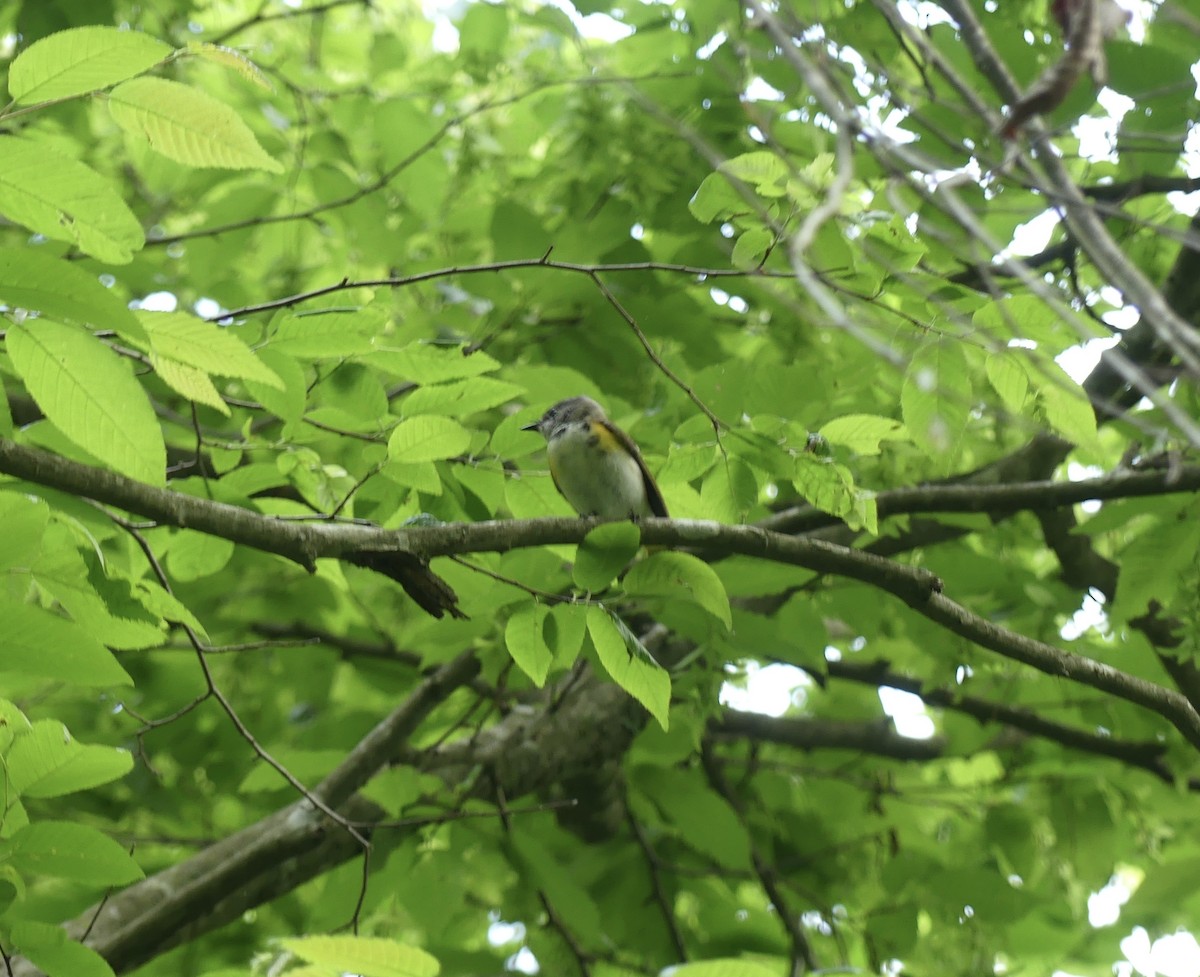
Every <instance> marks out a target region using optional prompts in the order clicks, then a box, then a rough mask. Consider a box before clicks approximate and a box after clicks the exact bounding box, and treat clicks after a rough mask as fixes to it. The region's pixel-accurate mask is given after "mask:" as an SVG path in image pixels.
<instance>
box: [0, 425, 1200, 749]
mask: <svg viewBox="0 0 1200 977" xmlns="http://www.w3.org/2000/svg"><path fill="white" fill-rule="evenodd" d="M0 471H4V472H8V473H9V474H13V475H18V476H19V477H22V478H26V479H28V480H30V481H35V482H38V483H40V484H44V485H49V486H52V487H54V488H60V489H65V490H66V491H69V492H73V493H75V494H78V495H81V496H83V497H85V498H92V499H96V500H98V501H101V502H107V503H109V504H111V505H116V506H119V507H121V508H123V509H127V510H129V511H132V512H136V513H138V514H140V515H143V516H148V517H150V518H153V519H158V520H159V521H162V522H166V523H167V524H169V525H176V526H188V527H190V528H193V529H198V530H200V531H202V532H207V533H210V534H212V535H215V536H223V537H225V538H226V539H230V540H232V541H234V542H238V543H245V544H248V545H251V546H257V547H259V548H261V549H264V550H267V551H268V552H272V553H281V554H283V555H287V556H291V557H292V558H293V559H295V558H297V556H298V555H302V556H303V557H304V559H305V560H306V563H305V565H311V562H312V561H313V560H314V559H316V558H317V557H321V556H325V557H332V558H341V559H351V560H353V559H354V558H355V557H356V556H358V555H360V554H363V553H366V554H369V555H372V556H376V555H382V554H389V553H391V554H400V555H404V556H407V557H415V558H417V559H418V560H427V559H429V558H431V557H435V556H452V555H461V554H464V553H474V552H479V551H492V552H507V551H508V550H512V549H520V548H525V547H530V546H545V545H549V544H553V543H580V542H582V541H583V538H584V536H586V535H587V533H588V532H589V531H590V530H591V529H592V528H593V527H594V526H595V525H596V522H595V520H589V519H575V518H562V519H529V520H505V521H494V520H493V521H486V522H477V523H448V524H445V525H441V526H414V527H410V528H406V529H401V530H395V531H389V530H383V529H379V528H376V527H371V526H360V525H325V524H322V525H314V524H311V523H303V524H298V523H295V522H290V521H285V520H279V519H274V518H270V517H267V516H262V515H259V514H257V513H253V512H249V511H248V510H245V509H239V508H238V507H236V506H231V505H226V504H224V503H219V502H210V501H207V500H205V499H196V498H192V497H191V496H185V495H180V494H178V493H175V492H168V491H166V490H164V489H157V488H153V487H152V486H148V485H143V484H142V483H139V482H135V481H133V480H132V479H128V478H125V477H124V476H121V475H115V474H113V473H111V472H106V471H103V470H102V469H98V468H92V467H90V466H88V465H81V464H79V463H78V462H73V461H68V460H67V459H65V458H59V457H58V456H56V455H52V454H49V453H47V452H43V451H39V450H37V449H34V448H27V447H24V446H22V445H18V444H15V443H14V442H12V441H9V440H7V439H3V438H0ZM225 520H229V523H230V525H226V524H225ZM641 534H642V542H643V543H644V544H646V545H647V546H675V547H690V548H692V549H696V550H699V551H701V552H703V553H705V554H708V555H728V554H734V553H736V554H739V555H742V556H753V557H757V558H759V559H764V560H771V561H774V562H776V563H783V564H787V565H790V566H798V567H803V568H804V569H807V570H811V571H813V572H815V573H819V574H832V575H834V576H840V577H846V578H848V579H851V580H857V581H859V582H861V583H865V584H869V585H870V586H873V587H877V588H878V589H880V590H883V591H886V592H887V593H890V594H892V595H893V596H895V597H898V598H899V599H900V600H902V601H904V603H906V604H908V605H909V607H911V608H912V609H913V610H915V611H916V612H917V613H919V614H921V615H923V616H925V617H927V618H929V619H930V620H932V621H935V622H937V623H938V624H941V625H942V626H943V627H946V628H948V629H949V630H951V631H953V632H954V633H955V634H959V635H962V636H963V637H966V638H969V639H970V640H972V641H974V642H976V643H977V644H979V645H981V646H982V647H984V648H987V649H989V650H991V651H995V652H997V653H998V654H1000V655H1002V656H1004V657H1006V658H1010V659H1012V660H1014V661H1019V662H1022V663H1024V664H1026V665H1030V666H1031V667H1033V668H1036V669H1038V670H1039V671H1042V672H1046V673H1047V674H1049V675H1061V676H1063V677H1065V678H1069V679H1071V680H1072V681H1075V682H1079V683H1081V684H1083V685H1088V686H1091V687H1092V688H1095V689H1100V690H1101V691H1104V692H1108V693H1110V694H1111V695H1114V696H1117V697H1118V698H1121V699H1125V700H1127V701H1129V702H1135V703H1137V704H1138V705H1142V706H1145V707H1146V708H1148V709H1151V710H1153V711H1155V712H1157V713H1159V714H1160V715H1162V716H1164V717H1165V718H1167V719H1168V720H1169V721H1170V722H1171V723H1172V724H1173V725H1174V726H1175V727H1176V728H1177V729H1179V731H1180V732H1181V733H1183V735H1184V736H1185V737H1187V739H1188V740H1189V742H1192V743H1193V744H1195V745H1197V746H1200V714H1197V712H1196V710H1195V709H1194V708H1193V707H1192V705H1191V704H1190V703H1189V702H1188V701H1187V700H1186V699H1185V698H1184V697H1183V696H1181V695H1179V694H1178V693H1176V692H1172V691H1170V690H1168V689H1164V688H1162V687H1160V686H1157V685H1155V684H1154V683H1153V682H1148V681H1146V680H1145V679H1141V678H1138V677H1136V676H1133V675H1128V674H1126V673H1124V672H1121V671H1119V670H1118V669H1115V668H1112V667H1111V666H1108V665H1105V664H1103V663H1101V662H1096V661H1093V660H1092V659H1090V658H1085V657H1083V656H1082V655H1076V654H1073V653H1071V652H1068V651H1063V650H1061V649H1059V648H1055V647H1053V646H1052V645H1047V644H1044V643H1042V642H1040V641H1035V640H1033V639H1032V638H1027V637H1025V636H1024V635H1020V634H1017V633H1016V632H1013V631H1009V630H1006V629H1005V628H1002V627H999V626H998V625H995V624H993V623H992V622H990V621H988V620H986V619H984V618H982V617H980V616H979V615H977V614H973V613H972V612H971V611H969V610H967V609H966V608H965V607H962V606H961V605H959V604H956V603H955V602H954V601H952V600H951V599H950V598H948V597H945V596H944V595H943V594H942V593H941V589H942V582H941V580H939V579H938V577H937V576H936V575H934V574H933V573H930V572H929V571H928V570H924V569H922V568H920V567H909V566H904V565H903V564H900V563H895V562H893V561H891V560H888V559H886V558H884V557H882V556H878V555H876V554H874V553H865V552H862V551H860V550H853V549H850V548H848V547H845V546H838V545H836V544H834V543H828V542H825V541H824V540H819V539H803V538H796V537H792V536H784V535H781V534H779V533H774V532H769V531H767V530H763V529H759V528H758V527H756V526H726V525H722V524H720V523H715V522H702V521H698V520H687V519H674V520H672V519H647V520H645V521H643V522H642V523H641Z"/></svg>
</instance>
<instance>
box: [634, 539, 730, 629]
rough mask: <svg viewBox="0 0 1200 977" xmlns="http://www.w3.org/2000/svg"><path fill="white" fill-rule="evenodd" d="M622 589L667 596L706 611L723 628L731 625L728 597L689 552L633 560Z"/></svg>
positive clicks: (712, 573) (711, 572)
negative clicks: (635, 561) (636, 561)
mask: <svg viewBox="0 0 1200 977" xmlns="http://www.w3.org/2000/svg"><path fill="white" fill-rule="evenodd" d="M625 591H626V593H628V594H629V595H630V596H634V597H671V598H675V599H677V600H686V601H689V602H690V603H693V604H695V605H697V606H698V607H701V608H703V609H704V610H706V611H708V613H709V614H711V615H712V616H713V617H715V618H716V619H717V620H718V621H720V622H721V623H723V624H724V625H725V627H726V628H731V627H733V617H732V615H731V613H730V610H729V596H728V595H727V594H726V593H725V585H724V584H723V583H721V578H720V577H718V576H717V571H716V570H714V569H713V568H712V567H710V566H709V565H708V564H707V563H705V562H704V561H703V560H700V559H698V558H696V557H694V556H692V555H691V554H690V553H676V552H666V553H654V554H652V555H651V556H648V557H647V558H646V559H644V560H642V561H641V562H640V563H635V564H634V565H633V568H632V569H631V570H630V571H629V573H628V574H626V576H625Z"/></svg>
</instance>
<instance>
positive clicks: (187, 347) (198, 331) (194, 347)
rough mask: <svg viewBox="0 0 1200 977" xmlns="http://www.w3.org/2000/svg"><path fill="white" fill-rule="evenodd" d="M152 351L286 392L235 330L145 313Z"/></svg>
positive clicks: (187, 317) (172, 314) (175, 315)
mask: <svg viewBox="0 0 1200 977" xmlns="http://www.w3.org/2000/svg"><path fill="white" fill-rule="evenodd" d="M138 318H139V319H140V321H141V324H142V326H143V327H144V328H145V330H146V333H147V335H148V336H149V337H150V348H151V349H152V350H153V351H154V352H155V353H157V354H158V355H159V356H165V357H168V358H169V359H172V360H175V361H177V362H179V363H186V364H187V365H188V366H194V367H196V369H198V370H202V371H204V372H205V373H211V374H214V375H216V376H219V377H237V378H238V379H241V380H253V381H255V382H256V383H265V384H267V385H268V386H271V387H275V388H276V389H277V390H282V389H283V388H284V385H283V381H282V380H281V379H280V378H279V376H278V375H277V374H276V373H275V371H274V370H272V369H271V368H270V367H268V366H267V365H266V364H265V363H263V362H262V360H260V359H259V358H258V357H257V356H255V355H254V352H253V350H251V349H250V347H249V346H247V345H246V344H245V343H244V342H242V340H241V339H240V338H239V337H238V336H237V335H235V334H234V332H233V331H232V328H231V327H226V326H218V325H217V324H216V323H212V322H205V321H204V320H203V319H197V318H196V317H195V316H191V315H188V314H187V313H186V312H141V313H139V314H138Z"/></svg>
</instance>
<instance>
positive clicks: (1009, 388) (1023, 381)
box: [986, 350, 1029, 414]
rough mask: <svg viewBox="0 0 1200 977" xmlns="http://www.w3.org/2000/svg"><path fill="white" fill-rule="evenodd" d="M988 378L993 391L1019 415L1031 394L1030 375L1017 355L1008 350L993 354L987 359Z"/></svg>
mask: <svg viewBox="0 0 1200 977" xmlns="http://www.w3.org/2000/svg"><path fill="white" fill-rule="evenodd" d="M986 369H987V378H988V382H989V383H990V384H991V385H992V389H993V390H995V391H996V393H998V394H999V395H1000V400H1001V402H1002V403H1003V404H1004V406H1005V407H1006V408H1008V410H1010V411H1012V413H1014V414H1016V413H1019V412H1020V410H1021V407H1022V406H1023V405H1024V403H1025V395H1026V394H1027V393H1028V392H1029V374H1028V373H1027V372H1026V371H1025V364H1024V363H1023V362H1022V361H1021V360H1020V358H1019V357H1018V356H1017V354H1015V353H1013V352H1010V351H1008V350H1001V351H999V352H996V353H992V354H991V356H989V357H988V358H987V364H986Z"/></svg>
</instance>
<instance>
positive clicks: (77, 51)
mask: <svg viewBox="0 0 1200 977" xmlns="http://www.w3.org/2000/svg"><path fill="white" fill-rule="evenodd" d="M171 50H172V48H171V46H170V45H169V44H164V43H163V42H162V41H159V40H156V39H155V38H153V37H151V36H150V35H149V34H142V33H140V32H139V31H123V30H118V29H117V28H115V27H73V28H71V29H70V30H65V31H58V32H57V33H55V34H50V35H48V36H47V37H43V38H41V39H40V40H37V41H34V42H33V43H32V44H30V45H29V47H27V48H26V49H25V50H24V51H22V52H21V53H20V54H19V55H17V57H16V58H15V59H13V63H12V67H11V68H9V70H8V92H9V94H10V95H11V96H12V99H13V101H14V102H16V103H17V104H18V105H28V104H30V103H32V102H47V101H50V100H51V99H60V98H69V97H70V96H72V95H82V94H84V93H85V92H93V91H96V90H97V89H99V88H107V87H108V86H109V85H115V84H116V83H117V82H119V81H124V80H125V79H126V78H132V77H133V76H134V75H140V74H141V73H142V72H143V71H146V70H147V69H148V68H152V67H154V65H156V64H158V63H159V62H160V61H162V60H163V59H164V58H166V57H167V55H169V54H170V53H171Z"/></svg>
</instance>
